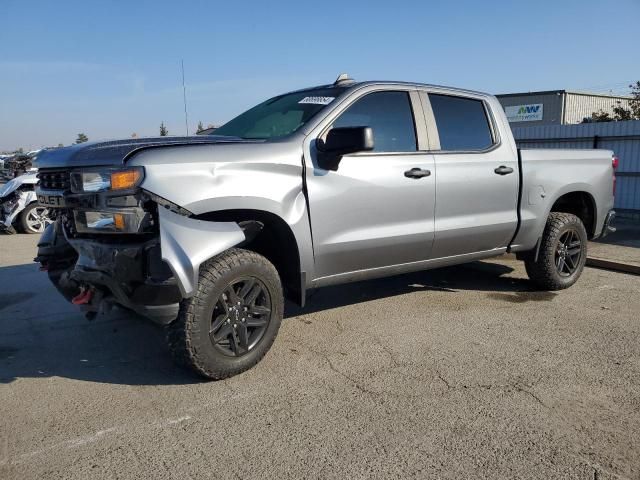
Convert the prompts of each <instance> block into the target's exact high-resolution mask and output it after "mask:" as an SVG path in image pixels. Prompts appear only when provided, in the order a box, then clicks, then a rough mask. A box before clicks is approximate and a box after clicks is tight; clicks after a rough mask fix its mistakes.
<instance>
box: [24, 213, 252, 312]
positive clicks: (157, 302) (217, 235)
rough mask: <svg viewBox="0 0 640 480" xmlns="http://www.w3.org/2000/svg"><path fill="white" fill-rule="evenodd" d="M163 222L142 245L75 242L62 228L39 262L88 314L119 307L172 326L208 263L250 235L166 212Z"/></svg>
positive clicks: (49, 234)
mask: <svg viewBox="0 0 640 480" xmlns="http://www.w3.org/2000/svg"><path fill="white" fill-rule="evenodd" d="M158 217H159V221H160V222H159V223H160V225H159V227H160V235H159V237H158V236H153V237H151V238H150V237H149V236H148V235H146V236H144V237H142V236H141V238H145V239H146V240H141V241H139V242H135V241H134V242H125V241H122V240H114V239H113V238H104V239H103V238H99V236H95V237H93V238H71V237H70V236H68V235H67V234H66V232H65V231H64V229H63V228H62V226H61V225H59V224H57V223H56V224H55V225H51V226H49V227H48V228H47V230H46V231H45V233H44V234H43V235H42V238H41V240H40V243H39V244H38V257H37V258H36V260H37V261H39V262H41V263H42V265H43V267H44V268H45V269H46V270H48V273H49V277H50V278H51V280H52V281H53V283H54V284H55V286H56V287H57V288H58V290H59V291H60V292H61V293H63V295H64V296H65V297H66V298H67V299H68V300H70V301H71V300H74V303H76V304H79V305H80V306H81V308H82V309H83V310H84V311H86V312H100V311H105V310H107V309H108V308H109V307H110V306H111V304H119V305H121V306H124V307H126V308H128V309H131V310H133V311H135V312H137V313H139V314H141V315H143V316H146V317H148V318H150V319H152V320H153V321H155V322H156V323H160V324H167V323H170V322H171V321H172V320H174V319H175V318H176V316H177V315H178V308H179V302H180V301H181V300H182V299H183V298H187V297H190V296H192V295H193V294H194V293H195V290H196V288H197V283H198V275H199V270H200V265H201V264H202V262H204V261H205V260H207V259H209V258H211V257H213V256H215V255H217V254H219V253H221V252H223V251H225V250H227V249H228V248H231V247H233V246H235V245H237V244H239V243H242V242H243V241H244V240H245V234H244V232H243V230H242V229H241V228H240V227H239V226H238V224H236V223H234V222H205V221H201V220H195V219H192V218H188V217H185V216H182V215H179V214H176V213H173V212H171V211H169V210H166V209H163V208H159V211H158ZM61 237H62V238H61ZM69 252H71V254H70V253H69ZM62 258H67V259H69V260H68V261H67V262H66V263H65V262H60V259H62ZM87 292H90V294H87Z"/></svg>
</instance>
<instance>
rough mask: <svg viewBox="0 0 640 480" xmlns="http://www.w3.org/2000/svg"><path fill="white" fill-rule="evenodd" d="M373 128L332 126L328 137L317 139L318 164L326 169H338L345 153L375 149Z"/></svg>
mask: <svg viewBox="0 0 640 480" xmlns="http://www.w3.org/2000/svg"><path fill="white" fill-rule="evenodd" d="M373 146H374V143H373V130H372V129H371V127H339V128H332V129H331V130H329V133H328V134H327V139H326V140H324V141H323V140H322V139H320V138H318V139H317V140H316V148H317V149H318V165H319V166H320V167H322V168H324V169H325V170H337V169H338V164H339V163H340V160H341V159H342V156H343V155H348V154H350V153H356V152H368V151H371V150H373Z"/></svg>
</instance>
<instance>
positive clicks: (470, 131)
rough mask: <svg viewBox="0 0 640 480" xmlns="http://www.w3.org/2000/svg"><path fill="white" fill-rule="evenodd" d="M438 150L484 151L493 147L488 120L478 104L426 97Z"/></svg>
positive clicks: (481, 105)
mask: <svg viewBox="0 0 640 480" xmlns="http://www.w3.org/2000/svg"><path fill="white" fill-rule="evenodd" d="M429 101H430V102H431V109H432V110H433V116H434V117H435V119H436V126H437V127H438V135H439V137H440V149H441V150H449V151H456V150H458V151H460V150H462V151H473V150H485V149H487V148H489V147H491V146H492V145H493V143H494V140H493V135H492V133H491V127H490V126H489V119H488V117H487V112H486V110H485V108H484V103H483V102H482V101H481V100H476V99H473V98H465V97H456V96H451V95H437V94H433V93H430V94H429Z"/></svg>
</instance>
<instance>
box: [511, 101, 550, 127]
mask: <svg viewBox="0 0 640 480" xmlns="http://www.w3.org/2000/svg"><path fill="white" fill-rule="evenodd" d="M543 107H544V106H543V104H542V103H535V104H532V105H513V106H510V107H505V108H504V111H505V113H506V114H507V120H509V122H536V121H539V120H542V114H543V109H544V108H543Z"/></svg>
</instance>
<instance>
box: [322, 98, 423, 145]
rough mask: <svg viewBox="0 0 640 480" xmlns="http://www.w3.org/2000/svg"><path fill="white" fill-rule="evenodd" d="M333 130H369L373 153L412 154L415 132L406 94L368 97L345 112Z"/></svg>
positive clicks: (361, 99) (334, 124) (335, 123)
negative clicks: (364, 128) (338, 128)
mask: <svg viewBox="0 0 640 480" xmlns="http://www.w3.org/2000/svg"><path fill="white" fill-rule="evenodd" d="M333 127H334V128H336V127H371V129H372V130H373V141H374V149H373V150H374V151H375V152H415V151H416V150H417V147H416V131H415V125H414V122H413V111H412V109H411V103H410V100H409V94H408V93H407V92H375V93H370V94H368V95H366V96H364V97H362V98H360V99H359V100H356V102H355V103H354V104H353V105H351V106H350V107H349V108H347V109H346V110H345V111H344V112H343V113H342V114H341V115H340V116H339V117H338V119H337V120H336V121H335V122H334V123H333Z"/></svg>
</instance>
